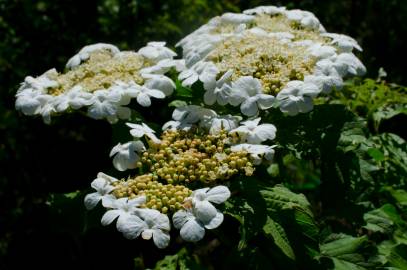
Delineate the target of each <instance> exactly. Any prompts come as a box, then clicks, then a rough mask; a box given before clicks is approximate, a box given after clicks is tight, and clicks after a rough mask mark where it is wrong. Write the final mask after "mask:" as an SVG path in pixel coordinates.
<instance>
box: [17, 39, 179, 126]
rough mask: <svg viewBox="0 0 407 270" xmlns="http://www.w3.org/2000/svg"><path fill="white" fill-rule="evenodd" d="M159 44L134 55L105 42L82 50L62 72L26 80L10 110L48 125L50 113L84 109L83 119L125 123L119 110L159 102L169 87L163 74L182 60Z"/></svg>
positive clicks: (127, 113)
mask: <svg viewBox="0 0 407 270" xmlns="http://www.w3.org/2000/svg"><path fill="white" fill-rule="evenodd" d="M175 55H176V54H175V53H174V52H173V51H171V50H170V49H168V48H166V47H165V43H164V42H150V43H148V44H147V46H146V47H143V48H141V49H140V50H139V51H138V52H133V51H120V50H119V49H118V48H117V47H115V46H113V45H110V44H103V43H99V44H94V45H89V46H85V47H84V48H83V49H81V50H80V51H79V53H78V54H76V55H75V56H73V57H72V58H71V59H70V60H69V61H68V63H67V71H66V72H63V73H59V72H57V71H56V70H55V69H51V70H49V71H47V72H45V73H44V74H42V75H41V76H39V77H36V78H34V77H31V76H28V77H26V79H25V81H24V83H22V85H21V87H20V89H19V90H18V92H17V95H16V97H17V100H16V108H17V109H19V110H21V111H22V112H23V113H24V114H27V115H34V114H40V115H42V116H43V118H44V121H45V122H47V123H49V122H50V119H51V115H54V114H57V113H62V112H64V111H67V110H72V109H74V110H77V109H80V108H82V107H88V115H89V116H90V117H92V118H95V119H102V118H106V119H107V120H109V121H110V122H115V121H117V120H118V119H128V118H129V117H130V109H129V108H128V107H124V106H126V105H128V104H129V103H130V100H131V99H132V98H136V99H137V102H138V103H139V104H140V105H141V106H144V107H148V106H150V105H151V98H159V99H163V98H165V97H166V96H168V95H170V94H171V93H172V92H173V89H174V88H175V84H174V82H173V81H172V80H171V79H170V78H168V77H167V76H165V75H164V74H165V73H167V72H168V71H169V70H170V69H171V68H178V69H179V68H181V67H182V61H179V60H173V57H174V56H175Z"/></svg>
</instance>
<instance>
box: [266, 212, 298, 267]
mask: <svg viewBox="0 0 407 270" xmlns="http://www.w3.org/2000/svg"><path fill="white" fill-rule="evenodd" d="M263 231H264V233H265V235H266V236H268V237H271V238H272V239H273V241H274V243H275V244H276V245H277V246H278V247H279V248H280V249H281V251H282V252H283V253H284V254H285V255H286V256H287V257H288V258H290V259H292V260H295V254H294V251H293V249H292V247H291V244H290V241H289V240H288V238H287V234H286V232H285V230H284V228H283V227H282V226H281V225H280V224H278V223H277V222H274V220H273V219H271V218H270V217H267V222H266V224H265V225H264V226H263Z"/></svg>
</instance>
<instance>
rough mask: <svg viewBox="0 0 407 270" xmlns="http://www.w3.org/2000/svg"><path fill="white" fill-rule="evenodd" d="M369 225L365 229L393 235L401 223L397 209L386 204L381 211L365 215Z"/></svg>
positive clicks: (373, 211)
mask: <svg viewBox="0 0 407 270" xmlns="http://www.w3.org/2000/svg"><path fill="white" fill-rule="evenodd" d="M363 219H364V220H365V221H366V223H367V225H365V226H364V228H366V229H368V230H371V231H373V232H381V233H391V232H392V231H393V230H394V226H395V224H396V222H397V223H398V222H401V221H402V220H401V218H400V215H399V214H398V213H397V209H396V208H395V207H394V206H393V205H391V204H385V205H383V206H382V207H380V208H379V209H375V210H372V211H370V212H367V213H366V214H364V215H363Z"/></svg>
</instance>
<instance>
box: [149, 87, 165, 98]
mask: <svg viewBox="0 0 407 270" xmlns="http://www.w3.org/2000/svg"><path fill="white" fill-rule="evenodd" d="M148 95H149V96H150V97H154V98H165V94H164V93H163V92H161V91H158V90H154V89H151V90H150V91H148Z"/></svg>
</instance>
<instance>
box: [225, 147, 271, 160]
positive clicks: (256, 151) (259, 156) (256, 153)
mask: <svg viewBox="0 0 407 270" xmlns="http://www.w3.org/2000/svg"><path fill="white" fill-rule="evenodd" d="M274 147H275V146H268V145H261V144H247V143H243V144H236V145H232V146H231V147H230V150H231V151H232V152H239V151H246V152H248V153H249V154H250V156H251V157H252V158H253V164H254V165H260V163H261V162H262V160H263V158H265V159H266V160H268V161H271V160H272V159H273V157H274V149H273V148H274Z"/></svg>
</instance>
